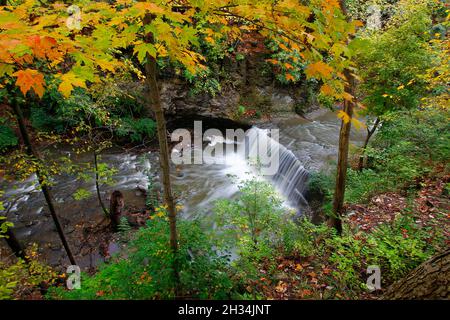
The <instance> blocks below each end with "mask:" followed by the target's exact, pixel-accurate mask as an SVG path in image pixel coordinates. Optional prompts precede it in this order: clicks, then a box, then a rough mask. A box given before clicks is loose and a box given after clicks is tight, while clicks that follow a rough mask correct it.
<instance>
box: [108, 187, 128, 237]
mask: <svg viewBox="0 0 450 320" xmlns="http://www.w3.org/2000/svg"><path fill="white" fill-rule="evenodd" d="M124 205H125V202H124V199H123V195H122V192H120V191H118V190H116V191H114V192H113V193H112V194H111V200H110V201H109V218H110V219H111V226H112V229H113V230H114V231H118V228H117V227H118V226H119V224H120V219H121V218H122V210H123V207H124Z"/></svg>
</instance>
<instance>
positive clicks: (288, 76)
mask: <svg viewBox="0 0 450 320" xmlns="http://www.w3.org/2000/svg"><path fill="white" fill-rule="evenodd" d="M286 80H287V81H292V82H293V81H295V78H294V76H293V75H292V74H290V73H286Z"/></svg>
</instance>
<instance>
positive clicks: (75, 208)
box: [1, 112, 365, 267]
mask: <svg viewBox="0 0 450 320" xmlns="http://www.w3.org/2000/svg"><path fill="white" fill-rule="evenodd" d="M308 119H309V120H306V119H303V118H300V117H298V116H296V115H292V116H291V117H289V118H282V119H275V120H274V121H272V122H270V123H261V124H258V127H259V128H262V129H268V128H269V129H270V128H279V129H280V134H279V145H278V144H277V148H278V150H279V152H280V169H279V172H278V173H277V174H276V175H275V176H274V177H273V178H272V179H271V180H269V181H271V183H273V185H274V186H275V187H276V188H277V189H278V190H279V192H280V194H281V196H282V197H284V198H285V199H286V203H287V204H288V205H291V206H299V205H305V204H304V199H303V195H302V194H303V191H304V188H305V184H306V180H307V177H308V172H311V171H318V170H325V171H326V170H330V169H332V167H333V166H332V163H333V162H335V161H336V158H337V145H338V137H339V127H340V121H339V119H337V117H336V115H335V114H334V113H332V112H315V113H312V114H310V115H309V116H308ZM364 131H365V130H364V129H362V130H355V129H352V134H351V140H352V143H355V144H361V142H362V141H363V139H364V134H365V132H364ZM55 153H56V154H61V153H64V154H66V155H68V156H69V157H70V158H71V159H72V161H73V162H74V163H82V162H88V161H92V159H91V158H92V155H88V154H84V155H75V154H73V153H72V152H71V150H70V149H68V148H58V150H56V149H55ZM101 161H102V162H106V163H108V164H109V165H110V166H112V167H114V168H116V169H117V174H115V176H114V180H115V182H114V184H113V185H111V186H108V185H105V186H102V187H101V190H102V197H103V199H104V201H105V203H106V204H108V195H109V194H110V192H111V191H113V190H120V191H122V192H123V193H124V197H125V202H126V207H127V208H128V209H129V210H131V209H133V208H134V209H135V210H139V209H141V208H143V207H144V206H145V199H144V196H143V195H142V193H141V192H140V191H139V190H138V188H137V187H138V186H142V187H144V188H145V186H146V185H147V181H148V180H147V174H148V173H149V172H150V173H151V174H152V175H153V176H154V177H155V178H154V180H155V181H156V183H158V179H159V178H158V177H157V171H158V168H159V162H158V154H157V153H156V152H151V153H145V154H142V153H140V154H138V153H123V151H121V150H116V149H111V150H108V151H106V152H104V153H103V154H102V156H101ZM177 169H178V170H173V171H175V172H173V184H174V190H175V193H176V194H177V196H178V198H179V199H180V201H181V202H182V204H183V209H182V213H181V215H182V216H183V217H184V218H189V217H191V216H192V215H194V214H200V215H208V214H210V211H211V210H210V209H211V205H212V203H213V202H214V200H217V199H219V198H229V197H232V196H233V195H234V194H236V192H237V186H236V183H235V182H236V178H234V179H233V178H232V177H230V176H235V177H237V179H245V178H248V177H249V176H250V175H251V174H254V173H252V172H253V171H254V170H253V168H252V167H251V166H249V164H248V163H247V162H246V161H245V159H242V158H240V157H236V158H234V159H233V161H228V162H227V163H226V164H225V165H222V164H202V165H199V164H191V165H182V166H180V167H178V168H177ZM79 188H83V189H87V190H89V191H90V192H91V193H92V196H91V197H89V198H87V199H84V200H75V199H74V194H75V192H76V191H77V190H78V189H79ZM1 190H3V191H4V192H5V193H4V195H3V200H4V201H5V208H6V210H5V211H6V212H7V216H8V219H9V221H11V222H13V223H14V225H15V227H14V230H15V233H16V236H17V237H18V239H19V240H22V241H24V242H26V243H30V242H36V243H38V244H39V247H40V248H41V251H42V253H43V255H45V258H46V260H47V261H49V262H50V263H51V264H53V265H57V264H59V263H63V262H64V260H63V259H64V253H63V251H62V248H61V245H60V241H59V239H58V237H57V234H56V232H55V227H54V225H53V222H52V220H51V217H50V214H49V213H48V212H47V208H46V205H45V201H44V198H43V196H42V194H41V193H40V192H39V190H38V189H37V184H36V180H35V177H30V178H29V179H28V180H27V181H25V182H21V183H19V182H15V183H7V182H5V181H3V182H1ZM52 192H53V195H54V198H55V202H56V204H57V212H58V215H59V216H60V217H61V220H62V223H63V226H64V229H65V232H66V234H67V236H68V238H69V241H70V240H71V241H72V243H73V241H75V243H76V242H77V241H78V242H79V241H80V240H79V239H77V238H75V234H76V232H74V231H76V229H77V228H78V227H81V226H82V225H83V223H85V222H86V221H89V222H90V223H91V224H92V225H95V224H96V223H99V222H100V221H101V220H102V219H103V213H102V210H101V208H100V207H99V205H98V201H97V198H96V197H95V185H94V181H93V180H92V181H88V182H86V181H78V180H76V179H75V178H74V177H73V176H69V175H61V176H58V177H57V178H56V179H55V181H54V184H53V186H52ZM3 214H5V212H4V213H3ZM72 234H73V235H72ZM71 237H72V239H71ZM1 245H2V246H3V245H4V244H3V243H2V244H1ZM75 247H76V249H75V250H74V251H75V254H76V255H78V256H79V257H80V258H79V259H77V260H78V262H79V264H81V265H82V267H88V266H94V265H96V264H97V262H98V261H100V260H101V257H100V256H99V254H98V252H97V251H98V250H84V251H83V247H82V246H78V245H75ZM2 252H5V250H2ZM80 261H81V262H80Z"/></svg>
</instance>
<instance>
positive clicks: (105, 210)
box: [94, 150, 110, 217]
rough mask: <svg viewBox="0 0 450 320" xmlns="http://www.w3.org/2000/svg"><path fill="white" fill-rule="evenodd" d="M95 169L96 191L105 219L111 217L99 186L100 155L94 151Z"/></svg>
mask: <svg viewBox="0 0 450 320" xmlns="http://www.w3.org/2000/svg"><path fill="white" fill-rule="evenodd" d="M94 169H95V189H96V190H97V198H98V202H99V203H100V206H101V207H102V210H103V213H104V214H105V217H109V215H110V212H108V209H106V207H105V204H104V203H103V200H102V196H101V195H100V186H99V184H98V179H99V174H98V155H97V151H95V150H94Z"/></svg>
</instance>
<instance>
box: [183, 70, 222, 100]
mask: <svg viewBox="0 0 450 320" xmlns="http://www.w3.org/2000/svg"><path fill="white" fill-rule="evenodd" d="M184 77H185V78H186V80H187V81H188V83H189V84H190V89H189V93H190V94H191V95H199V94H202V93H206V94H209V95H210V96H212V97H215V96H216V94H217V93H219V92H220V91H221V90H222V86H221V85H220V82H219V79H217V78H215V76H214V74H213V73H212V72H211V70H210V69H209V68H208V69H206V70H202V71H200V72H197V73H196V74H192V73H190V72H189V71H188V70H185V72H184Z"/></svg>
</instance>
